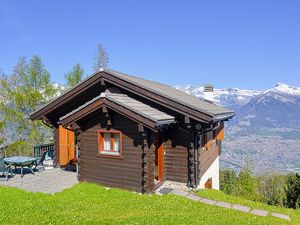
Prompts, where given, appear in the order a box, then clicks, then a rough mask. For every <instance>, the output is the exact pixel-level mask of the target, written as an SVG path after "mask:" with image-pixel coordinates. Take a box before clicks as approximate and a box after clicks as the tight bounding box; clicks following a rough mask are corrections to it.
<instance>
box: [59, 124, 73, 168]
mask: <svg viewBox="0 0 300 225" xmlns="http://www.w3.org/2000/svg"><path fill="white" fill-rule="evenodd" d="M74 157H75V132H74V131H71V130H68V129H65V128H64V127H63V126H61V125H60V126H59V165H60V166H65V165H67V164H68V163H69V162H70V161H71V160H73V159H74Z"/></svg>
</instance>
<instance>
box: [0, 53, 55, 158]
mask: <svg viewBox="0 0 300 225" xmlns="http://www.w3.org/2000/svg"><path fill="white" fill-rule="evenodd" d="M1 86H2V88H1V90H0V96H3V97H4V99H5V101H3V102H2V103H1V111H2V113H3V116H2V117H3V121H5V124H4V126H5V127H6V129H10V130H13V132H10V133H11V135H10V137H7V138H6V139H7V142H8V143H7V144H8V152H10V153H11V154H29V153H30V152H32V145H36V144H42V143H45V142H47V141H49V138H50V137H52V131H51V129H50V128H48V127H47V126H45V125H44V124H43V123H42V122H41V121H31V120H30V118H29V116H30V114H31V113H32V112H34V111H35V110H37V109H38V107H40V106H42V105H43V104H46V103H47V102H48V101H49V100H50V99H51V98H53V97H54V96H55V94H56V90H55V88H54V87H53V85H52V84H51V82H50V74H49V72H48V71H47V70H46V68H45V66H44V64H43V63H42V60H41V58H40V57H38V56H33V57H32V58H31V60H30V62H29V63H27V62H26V60H25V58H20V59H19V62H18V63H17V65H16V66H15V68H14V72H13V75H12V76H10V77H8V79H7V80H1Z"/></svg>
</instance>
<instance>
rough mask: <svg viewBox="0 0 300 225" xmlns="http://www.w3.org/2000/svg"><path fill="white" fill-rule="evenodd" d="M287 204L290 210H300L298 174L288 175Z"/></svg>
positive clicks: (299, 177) (299, 181)
mask: <svg viewBox="0 0 300 225" xmlns="http://www.w3.org/2000/svg"><path fill="white" fill-rule="evenodd" d="M285 192H286V202H285V205H286V207H288V208H294V209H298V208H300V175H299V174H298V173H296V174H294V173H291V174H288V175H287V186H286V189H285Z"/></svg>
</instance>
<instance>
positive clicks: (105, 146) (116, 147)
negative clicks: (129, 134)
mask: <svg viewBox="0 0 300 225" xmlns="http://www.w3.org/2000/svg"><path fill="white" fill-rule="evenodd" d="M98 154H99V155H100V156H105V157H121V156H122V133H121V132H120V131H101V130H99V131H98Z"/></svg>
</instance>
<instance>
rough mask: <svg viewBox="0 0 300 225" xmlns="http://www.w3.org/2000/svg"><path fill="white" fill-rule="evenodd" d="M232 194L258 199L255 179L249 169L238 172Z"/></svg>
mask: <svg viewBox="0 0 300 225" xmlns="http://www.w3.org/2000/svg"><path fill="white" fill-rule="evenodd" d="M234 194H235V195H237V196H242V197H245V198H247V199H249V200H254V201H257V200H260V197H259V193H258V182H257V179H256V178H255V177H254V176H253V174H252V172H251V171H250V170H249V169H245V170H242V171H241V172H240V173H239V176H238V179H237V182H236V187H235V190H234Z"/></svg>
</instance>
